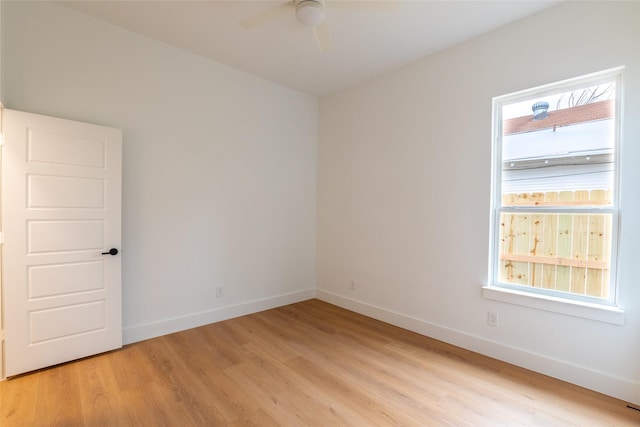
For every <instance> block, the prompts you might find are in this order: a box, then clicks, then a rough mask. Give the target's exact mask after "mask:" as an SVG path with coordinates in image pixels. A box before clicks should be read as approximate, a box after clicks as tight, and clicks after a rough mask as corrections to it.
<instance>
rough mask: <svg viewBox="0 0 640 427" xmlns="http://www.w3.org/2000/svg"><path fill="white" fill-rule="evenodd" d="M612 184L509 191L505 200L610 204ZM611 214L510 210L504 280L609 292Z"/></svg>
mask: <svg viewBox="0 0 640 427" xmlns="http://www.w3.org/2000/svg"><path fill="white" fill-rule="evenodd" d="M611 194H612V193H611V191H610V190H592V191H583V190H580V191H575V192H571V191H561V192H553V191H551V192H546V193H540V192H536V193H519V194H504V195H503V196H502V200H503V204H504V205H505V206H507V205H511V206H542V205H549V206H578V205H585V206H586V205H606V204H611V202H612V198H611ZM610 246H611V215H609V214H590V215H585V214H566V213H561V214H555V213H540V214H538V213H533V214H532V213H508V214H507V213H505V214H502V215H501V221H500V262H499V269H500V271H499V276H500V280H503V281H506V282H508V283H514V284H521V285H527V286H532V287H541V288H545V289H555V290H558V291H564V292H572V293H576V294H580V295H588V296H594V297H600V298H607V297H608V292H609V291H608V287H609V264H610V251H609V250H610Z"/></svg>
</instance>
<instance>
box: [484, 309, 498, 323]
mask: <svg viewBox="0 0 640 427" xmlns="http://www.w3.org/2000/svg"><path fill="white" fill-rule="evenodd" d="M487 325H489V326H498V313H496V312H495V311H489V312H487Z"/></svg>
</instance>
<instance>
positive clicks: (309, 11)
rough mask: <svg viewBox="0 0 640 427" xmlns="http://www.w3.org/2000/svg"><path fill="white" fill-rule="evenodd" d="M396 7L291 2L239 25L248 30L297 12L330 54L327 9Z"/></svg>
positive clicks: (381, 0) (392, 2)
mask: <svg viewBox="0 0 640 427" xmlns="http://www.w3.org/2000/svg"><path fill="white" fill-rule="evenodd" d="M396 7H397V1H396V0H377V1H367V0H358V1H344V0H289V1H287V2H285V3H281V4H279V5H277V6H273V7H271V8H269V9H265V10H262V11H260V12H258V13H256V14H254V15H251V16H249V17H247V18H244V19H242V20H240V21H239V22H238V23H239V24H240V25H241V26H242V27H244V28H245V29H247V30H248V29H251V28H254V27H257V26H259V25H262V24H264V23H266V22H268V21H271V20H272V19H275V18H278V17H279V16H282V15H284V14H286V13H291V12H290V11H292V10H295V16H296V19H297V20H298V22H299V23H300V24H302V25H305V26H308V27H313V32H314V34H315V36H316V41H317V42H318V47H319V48H320V51H321V52H328V51H329V50H330V49H331V36H330V34H329V30H328V28H327V23H326V20H325V17H326V16H325V11H326V9H327V8H370V9H371V8H372V9H395V8H396Z"/></svg>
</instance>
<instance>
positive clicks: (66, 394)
mask: <svg viewBox="0 0 640 427" xmlns="http://www.w3.org/2000/svg"><path fill="white" fill-rule="evenodd" d="M0 425H2V427H13V426H58V425H59V426H62V425H69V426H91V427H93V426H118V427H120V426H154V427H155V426H177V425H179V426H237V427H240V426H260V427H269V426H340V425H344V426H358V427H359V426H400V425H404V426H424V425H428V426H456V427H458V426H474V427H475V426H491V427H493V426H538V425H539V426H571V425H579V426H634V425H635V426H637V425H640V412H638V411H635V410H633V409H629V408H627V407H626V403H625V402H622V401H620V400H617V399H614V398H611V397H608V396H604V395H602V394H599V393H596V392H593V391H589V390H586V389H583V388H581V387H578V386H575V385H571V384H567V383H565V382H562V381H559V380H556V379H553V378H549V377H546V376H544V375H539V374H536V373H533V372H531V371H528V370H526V369H522V368H518V367H516V366H513V365H509V364H506V363H503V362H499V361H497V360H495V359H491V358H489V357H486V356H482V355H479V354H476V353H473V352H471V351H469V350H464V349H460V348H457V347H455V346H452V345H449V344H446V343H443V342H440V341H437V340H433V339H430V338H427V337H424V336H422V335H419V334H416V333H414V332H411V331H407V330H404V329H400V328H397V327H395V326H392V325H389V324H387V323H383V322H379V321H376V320H373V319H370V318H368V317H366V316H363V315H360V314H356V313H353V312H350V311H347V310H344V309H341V308H339V307H336V306H333V305H330V304H327V303H325V302H322V301H319V300H315V299H313V300H309V301H304V302H301V303H298V304H292V305H288V306H284V307H279V308H276V309H273V310H267V311H264V312H261V313H255V314H252V315H249V316H243V317H239V318H236V319H231V320H227V321H223V322H218V323H215V324H211V325H206V326H202V327H199V328H194V329H191V330H188V331H183V332H180V333H176V334H170V335H166V336H163V337H159V338H155V339H151V340H147V341H142V342H138V343H135V344H131V345H128V346H125V347H124V348H122V349H121V350H118V351H113V352H110V353H106V354H103V355H98V356H94V357H91V358H87V359H83V360H80V361H76V362H73V363H67V364H64V365H59V366H56V367H52V368H49V369H44V370H41V371H37V372H33V373H31V374H27V375H22V376H19V377H16V378H12V379H10V380H7V381H3V382H0Z"/></svg>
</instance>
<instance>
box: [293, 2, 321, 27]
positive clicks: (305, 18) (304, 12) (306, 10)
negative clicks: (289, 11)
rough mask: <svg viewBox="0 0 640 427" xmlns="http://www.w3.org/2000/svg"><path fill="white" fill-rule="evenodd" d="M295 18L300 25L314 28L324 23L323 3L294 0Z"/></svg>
mask: <svg viewBox="0 0 640 427" xmlns="http://www.w3.org/2000/svg"><path fill="white" fill-rule="evenodd" d="M296 18H297V19H298V22H300V23H301V24H302V25H308V26H310V27H315V26H316V25H319V24H321V23H322V21H324V2H323V1H321V0H296Z"/></svg>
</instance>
